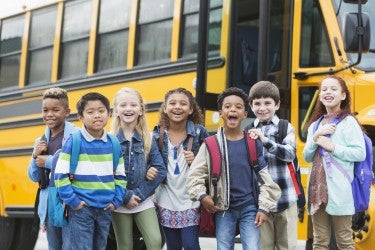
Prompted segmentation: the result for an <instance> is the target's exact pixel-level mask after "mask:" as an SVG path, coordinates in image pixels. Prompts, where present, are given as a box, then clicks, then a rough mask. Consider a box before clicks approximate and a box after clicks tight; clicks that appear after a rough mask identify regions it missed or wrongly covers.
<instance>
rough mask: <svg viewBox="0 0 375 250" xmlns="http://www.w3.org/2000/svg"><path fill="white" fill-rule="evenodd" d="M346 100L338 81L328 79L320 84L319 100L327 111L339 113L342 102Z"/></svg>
mask: <svg viewBox="0 0 375 250" xmlns="http://www.w3.org/2000/svg"><path fill="white" fill-rule="evenodd" d="M345 98H346V94H345V93H344V92H343V91H342V88H341V85H340V83H339V82H338V80H337V79H333V78H327V79H324V80H323V81H322V83H321V84H320V93H319V99H320V101H321V102H322V103H323V105H324V106H325V107H326V109H327V111H332V112H335V111H338V110H339V109H340V104H341V101H342V100H345Z"/></svg>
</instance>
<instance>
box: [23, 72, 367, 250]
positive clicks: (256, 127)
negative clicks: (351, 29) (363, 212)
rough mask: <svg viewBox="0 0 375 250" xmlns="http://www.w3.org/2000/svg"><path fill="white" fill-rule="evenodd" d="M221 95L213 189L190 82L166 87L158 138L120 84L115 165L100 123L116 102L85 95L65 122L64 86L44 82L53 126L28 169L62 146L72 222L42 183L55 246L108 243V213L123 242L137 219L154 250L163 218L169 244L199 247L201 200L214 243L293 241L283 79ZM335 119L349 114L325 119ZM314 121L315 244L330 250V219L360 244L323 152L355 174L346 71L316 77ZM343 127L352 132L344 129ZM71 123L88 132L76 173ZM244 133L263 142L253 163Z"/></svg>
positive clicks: (35, 176) (356, 148) (292, 149)
mask: <svg viewBox="0 0 375 250" xmlns="http://www.w3.org/2000/svg"><path fill="white" fill-rule="evenodd" d="M217 103H218V110H219V113H220V117H221V119H222V121H223V127H220V128H219V129H218V131H217V133H216V134H215V135H214V136H215V137H216V139H217V142H218V144H219V145H220V155H221V161H222V166H223V167H222V171H221V176H220V177H219V178H218V180H217V184H216V185H215V188H213V186H212V185H211V183H212V182H211V181H212V180H211V176H210V171H211V169H210V165H211V160H212V156H211V155H210V152H209V150H208V148H207V145H206V143H204V142H205V139H206V138H207V137H208V136H209V134H208V131H207V130H206V129H205V128H204V126H203V125H202V124H203V115H202V112H201V110H200V108H199V106H198V104H197V103H196V101H195V98H194V97H193V95H192V94H191V92H190V91H188V90H186V89H184V88H177V89H173V90H170V91H169V92H167V93H166V95H165V99H164V102H163V104H162V106H161V107H160V117H159V123H158V125H157V126H155V128H154V130H153V133H152V135H151V134H150V133H149V131H148V126H147V121H146V118H145V106H144V103H143V99H142V96H141V95H140V93H139V92H138V91H136V90H134V89H130V88H122V89H121V90H119V91H118V92H117V93H116V95H115V98H114V102H113V112H112V119H111V120H112V124H111V125H112V126H111V134H113V135H116V136H117V139H118V141H119V142H120V145H121V151H122V156H120V157H119V159H116V160H117V162H118V165H117V166H113V165H114V164H113V162H114V159H113V157H114V156H115V155H114V154H113V148H112V142H111V140H110V139H109V137H108V136H107V132H106V131H105V130H104V127H105V126H106V124H107V122H108V120H109V118H110V102H109V100H108V99H107V98H106V97H104V96H103V95H101V94H99V93H88V94H86V95H84V96H82V98H81V99H80V100H79V101H78V103H77V112H78V118H79V120H80V121H81V122H82V123H83V127H82V128H81V129H80V130H78V129H77V128H76V127H75V126H74V125H72V124H71V123H69V122H68V121H66V118H68V116H69V114H70V110H69V107H68V97H67V93H66V91H65V90H63V89H60V88H51V89H48V90H47V91H46V92H45V93H44V95H43V104H42V113H43V119H44V122H45V124H46V125H47V127H46V132H45V134H44V136H43V137H41V138H38V139H37V140H36V143H35V147H34V151H33V155H32V158H31V161H30V165H29V169H28V172H29V177H30V179H32V180H33V181H35V182H39V183H40V182H41V176H48V174H49V172H50V171H51V169H52V170H53V167H54V166H53V165H52V158H53V156H54V154H55V152H56V151H57V150H58V149H60V148H61V152H60V154H59V156H58V157H59V158H58V161H57V164H56V168H55V169H54V182H55V184H56V187H57V188H58V192H59V195H60V197H61V199H62V200H63V201H64V203H65V204H67V207H68V217H69V219H68V220H69V223H68V226H67V227H63V228H58V227H54V226H52V225H50V223H49V221H48V214H47V212H46V211H47V197H48V186H47V187H42V186H41V185H40V188H39V189H40V195H39V207H38V209H39V217H40V219H41V224H42V225H43V228H44V229H45V230H46V232H47V240H48V246H49V249H105V247H106V242H107V236H108V233H109V227H110V224H111V222H112V224H113V228H114V232H115V235H116V241H117V248H118V249H133V237H132V231H133V223H136V225H137V227H138V228H139V231H140V232H141V234H142V236H143V238H144V241H145V243H146V246H147V249H161V245H162V238H161V235H160V230H159V225H161V227H162V231H163V233H164V235H165V242H166V246H167V249H168V250H169V249H171V250H175V249H176V250H177V249H178V250H180V249H186V250H188V249H200V246H199V222H200V213H201V212H200V211H201V210H200V208H201V206H202V207H203V208H204V209H206V210H207V211H208V212H210V213H214V214H215V224H216V239H217V249H233V248H234V239H235V234H236V228H237V227H238V228H239V231H240V235H241V243H242V245H243V248H244V249H289V250H290V249H296V247H297V205H296V201H297V195H296V192H295V190H294V186H293V183H292V181H291V178H290V173H289V169H288V167H287V162H290V161H293V159H294V158H295V155H296V143H295V132H294V128H293V126H292V125H291V124H290V123H289V124H288V128H287V135H286V136H285V138H284V139H283V141H282V142H279V141H278V133H279V131H278V123H279V118H278V116H277V115H276V111H277V110H278V109H279V107H280V94H279V90H278V88H277V86H276V85H275V84H273V83H271V82H268V81H261V82H258V83H256V84H254V85H253V86H252V88H251V90H250V93H249V95H247V94H246V93H244V92H243V91H242V90H240V89H238V88H235V87H231V88H228V89H226V90H225V91H223V92H222V93H221V94H220V95H219V97H218V100H217ZM248 106H250V108H251V110H252V112H253V113H254V114H255V116H256V119H255V121H254V123H253V128H251V129H249V130H247V131H243V129H242V127H241V123H242V121H243V120H244V119H245V118H246V117H247V111H248ZM321 115H324V116H325V118H324V119H325V120H324V122H323V123H322V124H321V125H319V129H318V130H317V131H316V132H315V133H314V132H313V130H312V127H313V126H314V122H315V121H316V120H317V119H318V118H319V116H321ZM336 116H338V117H341V118H343V122H341V123H340V124H339V125H337V126H336V125H331V124H329V119H330V118H332V117H336ZM310 124H311V125H310V127H309V131H308V138H307V142H306V147H305V149H304V152H303V155H304V157H305V159H306V160H307V161H309V162H313V167H312V171H311V174H310V182H309V186H308V192H307V193H308V195H309V200H308V211H309V213H310V214H311V215H312V221H313V226H314V249H328V248H326V246H328V244H329V235H330V229H331V225H330V223H331V222H332V223H333V227H334V229H335V234H336V241H337V243H338V244H339V246H340V247H341V249H354V244H353V240H352V237H351V228H350V218H351V215H352V214H353V213H354V207H352V206H348V205H347V204H352V203H353V202H351V203H350V197H349V196H345V199H344V198H343V197H342V196H343V194H344V193H343V190H346V191H347V189H348V188H349V186H350V184H348V185H346V184H343V183H340V185H338V184H337V183H338V182H337V181H336V180H335V177H336V176H329V177H326V175H325V162H324V159H322V158H321V157H319V154H318V151H319V150H318V149H319V147H322V148H324V149H326V150H327V151H329V152H331V153H332V155H333V156H334V157H336V158H338V159H341V160H342V161H345V162H346V164H347V168H346V169H347V170H348V172H350V171H351V175H352V174H353V173H352V172H353V171H352V169H353V162H354V161H358V160H361V159H362V158H364V156H363V152H365V151H364V143H363V142H361V141H360V140H358V139H356V138H360V137H356V136H359V134H360V133H361V128H360V126H359V125H358V123H357V121H356V120H355V118H354V117H353V116H352V115H351V112H350V95H349V92H348V89H347V87H346V85H345V82H344V81H343V80H342V79H341V78H339V77H336V76H329V77H327V78H326V79H324V80H323V81H322V82H321V85H320V98H319V101H318V102H317V104H316V109H315V111H314V113H313V115H312V117H311V120H310ZM347 128H350V131H351V132H350V133H344V132H342V131H341V130H344V129H347ZM76 131H80V132H79V133H80V136H81V145H80V152H79V160H78V164H77V168H76V170H75V172H74V173H70V169H69V165H70V158H71V154H72V146H73V141H72V139H71V138H72V137H70V135H71V134H72V133H76ZM336 134H339V135H340V136H335V135H336ZM325 135H332V136H331V137H330V138H328V137H327V136H325ZM246 136H250V137H251V138H252V139H255V140H256V144H255V145H256V146H255V147H256V154H257V161H256V163H257V164H256V166H253V164H250V162H249V160H248V155H247V154H248V151H247V145H246ZM349 137H350V138H349ZM352 151H353V152H352ZM348 152H351V153H350V154H348ZM348 155H350V156H352V157H351V158H348ZM55 157H56V156H55ZM335 174H336V175H338V174H337V173H335ZM343 178H344V177H343ZM322 181H323V182H322ZM346 191H345V192H346ZM214 193H215V194H214ZM346 193H347V192H346ZM214 196H215V199H213V197H214ZM310 197H311V198H310ZM338 197H340V198H338ZM337 200H339V201H340V202H344V203H338V202H336V201H337ZM344 204H345V205H346V210H345V211H344V212H342V211H343V210H341V208H342V206H344ZM327 239H328V240H327Z"/></svg>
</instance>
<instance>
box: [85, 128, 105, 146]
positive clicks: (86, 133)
mask: <svg viewBox="0 0 375 250" xmlns="http://www.w3.org/2000/svg"><path fill="white" fill-rule="evenodd" d="M81 133H82V135H83V138H85V139H86V141H88V142H92V141H94V140H102V141H104V142H107V140H108V139H107V132H105V130H103V135H102V137H101V138H100V139H97V138H95V137H94V136H92V135H90V133H89V132H87V130H86V127H85V126H83V127H82V129H81Z"/></svg>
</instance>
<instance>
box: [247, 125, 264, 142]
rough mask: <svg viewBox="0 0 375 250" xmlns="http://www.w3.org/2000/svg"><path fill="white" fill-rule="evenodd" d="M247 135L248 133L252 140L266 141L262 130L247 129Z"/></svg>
mask: <svg viewBox="0 0 375 250" xmlns="http://www.w3.org/2000/svg"><path fill="white" fill-rule="evenodd" d="M248 133H249V135H250V137H251V138H252V139H254V140H256V139H258V138H259V140H261V141H262V142H263V141H264V140H265V139H266V137H265V136H264V134H263V133H262V130H261V129H259V128H252V129H249V131H248Z"/></svg>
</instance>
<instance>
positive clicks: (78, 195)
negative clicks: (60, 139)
mask: <svg viewBox="0 0 375 250" xmlns="http://www.w3.org/2000/svg"><path fill="white" fill-rule="evenodd" d="M72 142H73V140H72V138H71V137H70V138H69V139H68V140H67V141H66V143H65V144H64V146H63V148H62V151H61V153H60V156H59V159H58V161H57V164H56V170H55V184H56V187H57V188H58V192H59V195H60V197H61V199H62V200H63V201H64V202H65V203H66V204H68V205H69V206H70V207H71V208H73V209H75V208H76V207H78V205H79V204H80V202H81V201H84V202H86V203H87V205H88V206H90V207H95V208H105V207H107V206H108V205H109V204H110V203H112V204H113V205H114V206H115V207H118V206H120V205H121V204H122V200H123V196H124V193H125V186H126V176H125V169H124V159H123V157H120V159H119V163H118V166H117V168H116V171H114V169H115V168H114V167H113V152H112V151H113V149H112V143H111V140H109V138H108V137H107V133H106V132H104V133H103V136H102V138H101V139H95V138H94V137H92V136H91V135H90V134H89V133H88V132H87V131H86V130H85V128H82V130H81V146H80V153H79V158H78V164H77V169H76V171H75V172H74V180H73V181H72V182H70V180H69V172H70V169H69V168H70V157H71V153H72Z"/></svg>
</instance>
